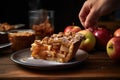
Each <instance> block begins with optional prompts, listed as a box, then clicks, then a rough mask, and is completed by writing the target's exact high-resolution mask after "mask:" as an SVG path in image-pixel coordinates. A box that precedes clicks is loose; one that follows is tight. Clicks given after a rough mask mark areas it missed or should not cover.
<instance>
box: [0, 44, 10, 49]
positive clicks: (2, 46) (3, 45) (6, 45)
mask: <svg viewBox="0 0 120 80" xmlns="http://www.w3.org/2000/svg"><path fill="white" fill-rule="evenodd" d="M11 45H12V43H5V44H0V49H2V48H5V47H8V46H11Z"/></svg>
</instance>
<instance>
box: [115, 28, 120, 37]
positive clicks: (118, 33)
mask: <svg viewBox="0 0 120 80" xmlns="http://www.w3.org/2000/svg"><path fill="white" fill-rule="evenodd" d="M114 36H115V37H120V28H118V29H116V30H115V31H114Z"/></svg>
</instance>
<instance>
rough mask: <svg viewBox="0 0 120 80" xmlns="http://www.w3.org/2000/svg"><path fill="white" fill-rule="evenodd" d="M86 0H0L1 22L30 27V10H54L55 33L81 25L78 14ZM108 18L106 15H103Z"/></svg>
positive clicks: (104, 18)
mask: <svg viewBox="0 0 120 80" xmlns="http://www.w3.org/2000/svg"><path fill="white" fill-rule="evenodd" d="M84 1H85V0H0V23H3V22H7V23H9V24H19V23H22V24H25V27H24V28H30V27H29V15H28V11H29V10H35V9H47V10H54V12H55V13H54V14H55V15H54V16H55V17H54V26H55V33H57V32H59V31H63V30H64V28H65V27H66V26H68V25H72V23H74V24H75V25H78V26H80V27H81V28H83V27H82V25H81V24H80V21H79V18H78V14H79V11H80V9H81V7H82V5H83V3H84ZM103 20H106V17H103Z"/></svg>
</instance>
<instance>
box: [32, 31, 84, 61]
mask: <svg viewBox="0 0 120 80" xmlns="http://www.w3.org/2000/svg"><path fill="white" fill-rule="evenodd" d="M83 39H84V36H83V35H82V34H80V33H68V34H64V33H63V32H60V33H58V34H53V35H51V36H50V37H44V38H43V39H42V40H35V41H34V43H33V44H32V45H31V51H32V53H31V56H32V57H33V58H35V59H44V60H50V61H57V62H68V61H70V60H71V59H72V58H73V57H74V56H75V54H76V51H77V50H78V48H79V45H80V43H81V41H82V40H83Z"/></svg>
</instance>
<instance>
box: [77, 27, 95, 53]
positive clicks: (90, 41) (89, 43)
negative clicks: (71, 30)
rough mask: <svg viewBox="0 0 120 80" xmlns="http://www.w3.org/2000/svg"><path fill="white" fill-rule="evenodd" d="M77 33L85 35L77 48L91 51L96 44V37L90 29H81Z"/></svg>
mask: <svg viewBox="0 0 120 80" xmlns="http://www.w3.org/2000/svg"><path fill="white" fill-rule="evenodd" d="M78 33H81V34H83V35H84V36H85V39H84V40H82V42H81V44H80V47H79V48H80V49H82V50H85V51H87V52H90V51H92V50H93V49H94V46H95V44H96V38H95V36H94V35H93V33H92V32H91V31H89V30H88V29H85V30H81V31H79V32H78Z"/></svg>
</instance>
